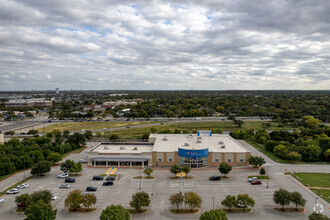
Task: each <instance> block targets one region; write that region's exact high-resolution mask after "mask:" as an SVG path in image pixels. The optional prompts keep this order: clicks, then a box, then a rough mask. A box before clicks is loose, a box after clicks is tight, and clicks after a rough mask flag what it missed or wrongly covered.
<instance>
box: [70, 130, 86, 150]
mask: <svg viewBox="0 0 330 220" xmlns="http://www.w3.org/2000/svg"><path fill="white" fill-rule="evenodd" d="M67 142H68V143H70V144H73V145H76V146H77V147H78V148H79V147H82V146H84V145H85V144H86V138H85V136H84V135H83V134H80V133H74V134H73V135H69V137H68V138H67Z"/></svg>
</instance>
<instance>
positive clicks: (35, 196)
mask: <svg viewBox="0 0 330 220" xmlns="http://www.w3.org/2000/svg"><path fill="white" fill-rule="evenodd" d="M51 198H52V193H51V192H50V191H49V190H39V191H36V192H34V193H32V194H31V202H33V203H35V202H37V201H39V200H42V201H44V202H45V203H50V201H51Z"/></svg>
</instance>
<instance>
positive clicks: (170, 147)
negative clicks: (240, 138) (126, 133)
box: [149, 134, 249, 153]
mask: <svg viewBox="0 0 330 220" xmlns="http://www.w3.org/2000/svg"><path fill="white" fill-rule="evenodd" d="M149 138H156V140H155V143H154V149H153V151H156V152H176V151H178V148H182V149H186V150H202V149H208V151H209V152H215V153H245V152H249V151H248V150H246V149H245V148H244V147H243V146H242V145H241V144H240V143H238V142H237V141H236V140H235V139H233V138H232V137H230V136H229V135H227V134H213V135H212V136H210V135H203V134H201V136H198V135H197V134H151V135H150V136H149Z"/></svg>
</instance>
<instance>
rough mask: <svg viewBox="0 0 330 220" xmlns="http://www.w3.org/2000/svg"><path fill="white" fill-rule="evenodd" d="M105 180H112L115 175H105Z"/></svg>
mask: <svg viewBox="0 0 330 220" xmlns="http://www.w3.org/2000/svg"><path fill="white" fill-rule="evenodd" d="M105 180H112V181H114V180H116V177H115V176H107V177H106V178H105Z"/></svg>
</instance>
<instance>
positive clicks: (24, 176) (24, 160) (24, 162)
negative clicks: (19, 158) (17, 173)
mask: <svg viewBox="0 0 330 220" xmlns="http://www.w3.org/2000/svg"><path fill="white" fill-rule="evenodd" d="M23 163H24V180H25V158H24V159H23Z"/></svg>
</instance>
